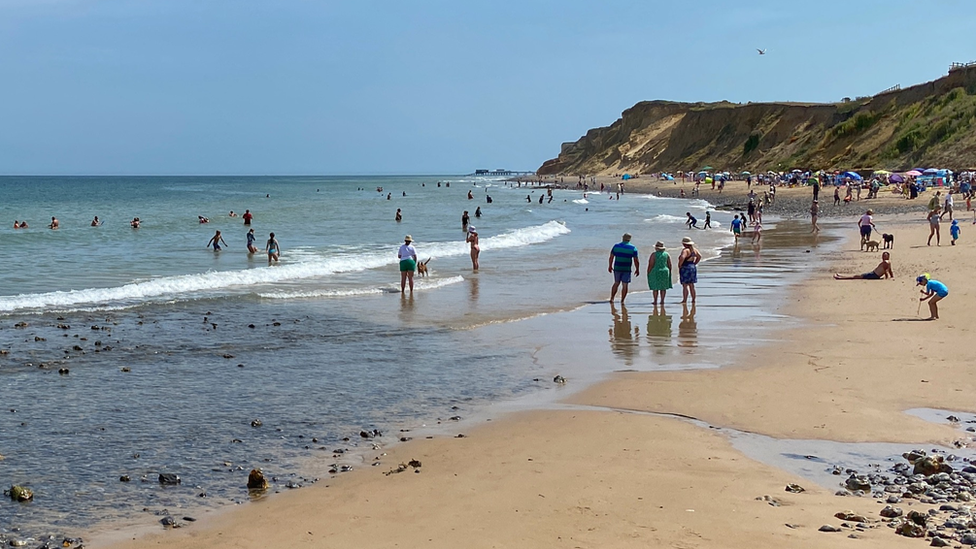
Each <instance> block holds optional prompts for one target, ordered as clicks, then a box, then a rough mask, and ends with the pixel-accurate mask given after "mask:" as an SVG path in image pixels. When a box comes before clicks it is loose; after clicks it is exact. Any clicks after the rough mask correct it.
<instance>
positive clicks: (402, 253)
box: [397, 235, 417, 294]
mask: <svg viewBox="0 0 976 549" xmlns="http://www.w3.org/2000/svg"><path fill="white" fill-rule="evenodd" d="M397 259H399V260H400V293H401V294H402V293H403V290H404V289H405V288H406V286H407V280H409V281H410V293H413V273H414V271H416V270H417V250H416V249H414V247H413V237H412V236H410V235H407V236H405V237H403V245H402V246H400V250H399V251H397Z"/></svg>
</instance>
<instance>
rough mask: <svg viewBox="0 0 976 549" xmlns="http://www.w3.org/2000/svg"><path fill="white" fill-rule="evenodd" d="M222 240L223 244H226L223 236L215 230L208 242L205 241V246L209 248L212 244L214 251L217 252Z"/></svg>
mask: <svg viewBox="0 0 976 549" xmlns="http://www.w3.org/2000/svg"><path fill="white" fill-rule="evenodd" d="M222 242H223V244H224V246H226V245H227V243H226V242H224V237H222V236H220V231H217V232H216V233H215V234H214V235H213V236H212V237H210V242H207V247H208V248H209V247H211V246H213V249H214V251H215V252H219V251H220V244H221V243H222Z"/></svg>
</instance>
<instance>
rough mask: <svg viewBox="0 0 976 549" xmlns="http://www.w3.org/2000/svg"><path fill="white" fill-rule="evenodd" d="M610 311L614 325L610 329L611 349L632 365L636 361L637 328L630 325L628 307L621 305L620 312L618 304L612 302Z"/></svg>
mask: <svg viewBox="0 0 976 549" xmlns="http://www.w3.org/2000/svg"><path fill="white" fill-rule="evenodd" d="M610 313H611V314H612V315H613V327H612V328H610V330H609V334H610V350H611V351H612V352H613V354H615V355H617V356H619V357H620V358H622V359H623V360H624V363H625V364H627V365H628V366H630V365H632V364H633V363H634V356H636V355H637V343H636V342H635V341H634V332H635V331H636V329H635V328H632V327H631V325H630V315H629V314H627V307H625V306H623V305H621V306H620V312H619V313H618V312H617V306H616V305H614V304H613V303H611V304H610Z"/></svg>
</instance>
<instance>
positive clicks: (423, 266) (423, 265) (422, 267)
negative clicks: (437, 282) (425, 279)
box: [417, 257, 431, 276]
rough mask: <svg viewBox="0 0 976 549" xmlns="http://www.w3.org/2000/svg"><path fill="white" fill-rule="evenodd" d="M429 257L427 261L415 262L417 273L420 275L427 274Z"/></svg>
mask: <svg viewBox="0 0 976 549" xmlns="http://www.w3.org/2000/svg"><path fill="white" fill-rule="evenodd" d="M430 259H431V258H429V257H428V258H427V261H418V262H417V274H418V275H420V276H427V264H428V263H430Z"/></svg>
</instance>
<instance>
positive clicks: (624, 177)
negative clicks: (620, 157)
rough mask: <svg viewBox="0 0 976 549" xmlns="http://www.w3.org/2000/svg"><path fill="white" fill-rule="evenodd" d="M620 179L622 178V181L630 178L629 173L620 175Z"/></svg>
mask: <svg viewBox="0 0 976 549" xmlns="http://www.w3.org/2000/svg"><path fill="white" fill-rule="evenodd" d="M621 179H623V180H624V181H627V180H628V179H630V174H629V173H625V174H624V176H623V177H621Z"/></svg>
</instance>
